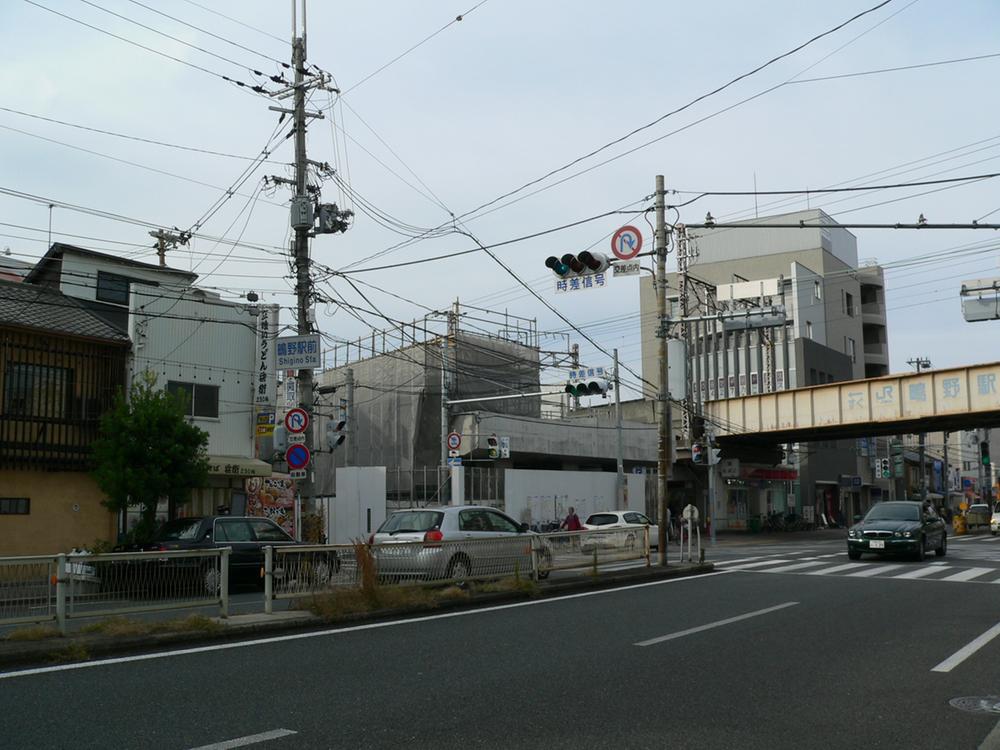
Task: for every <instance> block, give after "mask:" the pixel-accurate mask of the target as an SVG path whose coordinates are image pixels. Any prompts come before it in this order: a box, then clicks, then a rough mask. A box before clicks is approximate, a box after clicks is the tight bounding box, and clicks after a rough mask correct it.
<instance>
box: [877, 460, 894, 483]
mask: <svg viewBox="0 0 1000 750" xmlns="http://www.w3.org/2000/svg"><path fill="white" fill-rule="evenodd" d="M878 473H879V477H881V478H882V479H889V478H890V477H891V476H892V467H891V466H890V462H889V459H888V458H880V459H879V461H878Z"/></svg>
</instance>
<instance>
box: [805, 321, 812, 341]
mask: <svg viewBox="0 0 1000 750" xmlns="http://www.w3.org/2000/svg"><path fill="white" fill-rule="evenodd" d="M812 337H813V324H812V323H811V322H809V321H808V320H807V321H806V338H807V339H811V338H812Z"/></svg>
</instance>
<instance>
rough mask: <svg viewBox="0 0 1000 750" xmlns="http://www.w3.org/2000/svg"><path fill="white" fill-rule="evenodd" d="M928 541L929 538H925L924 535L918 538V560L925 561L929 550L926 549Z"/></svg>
mask: <svg viewBox="0 0 1000 750" xmlns="http://www.w3.org/2000/svg"><path fill="white" fill-rule="evenodd" d="M926 541H927V540H926V539H924V537H920V538H919V539H917V554H916V558H917V562H923V561H924V559H925V558H926V557H927V550H926V549H925V546H926Z"/></svg>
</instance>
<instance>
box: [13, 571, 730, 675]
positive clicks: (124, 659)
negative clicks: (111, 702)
mask: <svg viewBox="0 0 1000 750" xmlns="http://www.w3.org/2000/svg"><path fill="white" fill-rule="evenodd" d="M729 574H730V571H728V570H719V571H716V572H715V573H702V574H700V575H692V576H684V577H682V578H667V579H666V580H662V581H646V582H645V583H632V584H629V585H628V586H616V587H615V588H609V589H600V590H598V591H582V592H580V593H578V594H565V595H564V596H553V597H550V598H547V599H531V600H529V601H524V602H512V603H510V604H495V605H493V606H490V607H477V608H475V609H462V610H458V611H456V612H441V613H440V614H436V615H422V616H420V617H408V618H404V619H401V620H388V621H385V622H369V623H365V624H364V625H351V626H348V627H343V628H329V629H327V630H313V631H310V632H308V633H291V634H289V635H275V636H270V637H268V638H253V639H251V640H248V641H235V642H233V643H215V644H212V645H211V646H195V647H193V648H182V649H178V650H176V651H158V652H156V653H151V654H136V655H133V656H115V657H112V658H110V659H98V660H95V661H81V662H75V663H73V664H59V665H55V666H51V667H34V668H31V669H22V670H19V671H16V672H0V680H7V679H11V678H13V677H31V676H33V675H38V674H48V673H49V672H67V671H70V670H73V669H90V668H91V667H103V666H110V665H112V664H127V663H129V662H134V661H150V660H152V659H167V658H170V657H172V656H187V655H190V654H203V653H207V652H210V651H228V650H230V649H234V648H246V647H248V646H264V645H268V644H271V643H284V642H286V641H299V640H303V639H306V638H321V637H323V636H330V635H341V634H343V633H356V632H358V631H362V630H380V629H381V628H392V627H396V626H399V625H411V624H414V623H421V622H429V621H431V620H444V619H448V618H452V617H468V616H470V615H478V614H483V613H484V612H499V611H501V610H504V609H517V608H519V607H532V606H536V605H539V604H552V603H554V602H562V601H566V600H569V599H583V598H585V597H589V596H604V595H607V594H612V593H615V592H619V591H630V590H632V589H643V588H648V587H650V586H664V585H667V584H670V583H684V582H686V581H694V580H702V579H704V578H714V577H715V576H727V575H729Z"/></svg>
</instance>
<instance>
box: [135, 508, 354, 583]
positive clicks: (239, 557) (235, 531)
mask: <svg viewBox="0 0 1000 750" xmlns="http://www.w3.org/2000/svg"><path fill="white" fill-rule="evenodd" d="M298 544H300V543H299V542H297V541H295V539H293V538H292V537H291V536H289V535H288V534H287V533H285V530H284V529H282V528H281V527H280V526H278V524H276V523H275V522H274V521H272V520H270V519H269V518H260V517H256V516H205V517H200V518H198V517H193V518H177V519H174V520H173V521H167V522H166V523H165V524H163V526H161V527H160V528H159V529H158V530H157V532H156V533H155V534H154V535H153V538H152V539H151V540H150V541H149V542H147V543H145V544H142V545H139V546H138V547H134V548H133V549H134V550H136V551H142V552H158V551H164V552H165V551H170V550H202V549H204V550H207V549H220V548H222V547H229V548H231V549H232V552H230V555H229V581H230V582H231V583H238V582H244V583H248V582H254V583H258V584H260V583H261V582H262V578H261V570H262V568H263V566H264V548H265V547H268V546H272V547H289V546H295V545H298ZM154 564H155V566H156V567H157V568H158V569H159V571H160V573H161V574H163V573H167V572H170V573H171V574H175V573H178V572H179V573H182V574H183V573H187V574H195V575H198V576H199V577H200V579H201V582H202V584H203V586H204V588H205V590H206V591H208V592H210V593H214V592H215V591H217V590H218V587H219V576H218V569H217V567H216V566H215V565H214V561H213V564H212V565H205V560H204V559H203V558H201V559H199V558H196V557H195V558H190V559H185V558H162V559H161V560H157V561H154ZM338 569H339V561H338V560H337V558H336V555H335V553H317V557H316V558H315V559H314V560H312V561H311V566H310V571H311V572H312V574H313V575H315V576H316V577H317V578H319V579H321V580H329V578H330V577H331V576H332V575H333V574H334V573H335V572H336V571H337V570H338Z"/></svg>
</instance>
